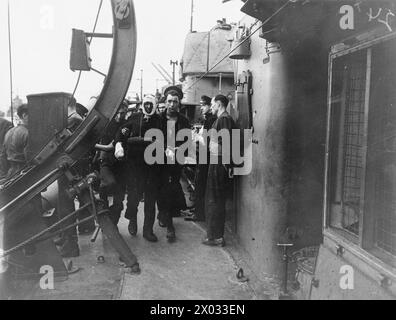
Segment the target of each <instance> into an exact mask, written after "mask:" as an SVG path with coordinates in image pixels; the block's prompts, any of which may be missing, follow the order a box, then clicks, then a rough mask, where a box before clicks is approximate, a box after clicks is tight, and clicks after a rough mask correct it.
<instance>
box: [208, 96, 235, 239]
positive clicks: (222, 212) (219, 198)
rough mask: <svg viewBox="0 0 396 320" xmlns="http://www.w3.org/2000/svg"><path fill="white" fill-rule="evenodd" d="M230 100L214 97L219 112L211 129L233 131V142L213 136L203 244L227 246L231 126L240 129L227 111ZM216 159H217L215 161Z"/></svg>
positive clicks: (213, 105)
mask: <svg viewBox="0 0 396 320" xmlns="http://www.w3.org/2000/svg"><path fill="white" fill-rule="evenodd" d="M228 104H229V100H228V99H227V97H225V96H223V95H218V96H216V97H215V98H214V99H213V101H212V112H213V114H214V115H216V116H217V120H216V122H215V123H214V124H213V127H212V129H214V130H215V132H217V133H218V132H220V131H221V130H227V131H228V132H229V134H230V144H229V145H228V143H227V144H226V143H225V141H223V140H222V138H221V136H220V137H219V138H218V139H213V138H211V139H210V147H209V148H210V161H211V163H210V165H209V172H208V182H207V187H206V196H205V205H206V210H205V211H206V215H207V217H206V221H207V239H205V240H204V241H203V244H205V245H208V246H225V241H224V227H225V217H226V198H227V195H228V192H229V191H230V187H231V181H232V180H231V179H230V172H231V170H232V161H231V155H232V150H231V146H232V130H233V129H237V126H236V124H235V122H234V120H233V119H232V117H231V116H230V115H229V113H228V112H227V106H228ZM224 154H228V155H229V157H228V156H227V157H226V158H224V156H223V155H224ZM227 158H228V159H227ZM214 159H216V160H217V161H214ZM214 163H218V164H214Z"/></svg>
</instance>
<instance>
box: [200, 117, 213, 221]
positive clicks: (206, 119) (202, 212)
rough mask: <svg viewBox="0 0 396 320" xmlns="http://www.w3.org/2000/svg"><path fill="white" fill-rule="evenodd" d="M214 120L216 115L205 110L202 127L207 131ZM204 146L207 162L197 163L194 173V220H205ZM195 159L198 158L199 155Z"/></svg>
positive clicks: (205, 179)
mask: <svg viewBox="0 0 396 320" xmlns="http://www.w3.org/2000/svg"><path fill="white" fill-rule="evenodd" d="M216 120H217V118H216V116H214V115H213V114H212V113H211V112H210V111H209V112H207V113H206V114H205V115H204V119H203V129H204V130H208V131H209V130H210V129H211V128H212V127H213V124H214V122H215V121H216ZM205 143H207V141H205ZM206 148H207V152H208V157H207V159H206V160H207V162H206V163H198V165H197V168H196V173H195V220H197V221H205V191H206V184H207V180H208V170H209V147H208V146H207V147H206ZM197 159H199V156H198V157H197Z"/></svg>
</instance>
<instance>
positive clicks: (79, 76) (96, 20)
mask: <svg viewBox="0 0 396 320" xmlns="http://www.w3.org/2000/svg"><path fill="white" fill-rule="evenodd" d="M102 5H103V0H100V3H99V8H98V12H97V14H96V18H95V24H94V27H93V30H92V33H93V34H94V33H95V31H96V27H97V25H98V21H99V16H100V12H101V10H102ZM92 40H93V35H92V36H91V39H90V40H89V41H88V43H89V44H90V45H91V43H92ZM81 75H82V71H79V72H78V77H77V81H76V85H75V86H74V89H73V94H72V96H71V98H70V101H69V103H70V102H71V101H72V100H73V98H74V96H75V94H76V92H77V89H78V86H79V85H80V80H81Z"/></svg>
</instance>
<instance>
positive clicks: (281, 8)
mask: <svg viewBox="0 0 396 320" xmlns="http://www.w3.org/2000/svg"><path fill="white" fill-rule="evenodd" d="M292 1H293V0H289V1H287V2H286V3H285V4H284V5H283V6H281V7H280V8H279V9H278V10H276V11H275V12H274V13H273V14H272V15H271V16H270V17H269V18H267V19H266V20H265V21H264V22H263V23H262V24H261V25H260V26H259V27H258V28H257V29H256V30H254V31H253V32H251V33H250V35H248V36H247V37H246V38H245V39H244V40H243V41H241V42H240V43H239V44H238V45H237V46H236V47H235V48H233V49H232V50H231V51H230V52H229V53H228V54H227V55H226V56H225V57H223V58H222V59H221V60H220V61H218V62H217V63H216V64H215V65H214V66H213V67H211V68H210V69H209V70H208V71H206V72H205V73H204V74H203V75H202V76H201V77H199V78H198V80H196V81H195V82H194V83H193V84H192V85H191V86H189V87H188V88H187V89H186V91H188V90H190V89H191V88H192V87H194V86H195V85H196V84H197V83H198V82H200V81H201V80H202V79H203V78H205V76H207V75H208V74H209V73H210V72H212V71H213V70H214V69H215V68H216V67H217V66H218V65H219V64H221V63H222V62H223V61H224V60H226V59H227V58H228V57H229V56H230V55H231V54H232V53H233V52H234V51H235V50H237V49H238V48H239V47H240V46H242V45H243V44H244V43H245V42H246V41H248V40H249V39H250V38H251V37H252V36H253V35H254V34H255V33H257V31H259V30H261V29H262V28H263V27H264V26H265V25H266V24H267V23H268V22H269V21H271V20H272V19H273V18H274V17H275V16H277V15H278V14H279V13H280V12H281V11H282V10H283V9H284V8H286V6H287V5H289V3H291V2H292ZM257 22H258V20H257V21H256V23H255V24H254V25H253V26H255V25H256V24H257Z"/></svg>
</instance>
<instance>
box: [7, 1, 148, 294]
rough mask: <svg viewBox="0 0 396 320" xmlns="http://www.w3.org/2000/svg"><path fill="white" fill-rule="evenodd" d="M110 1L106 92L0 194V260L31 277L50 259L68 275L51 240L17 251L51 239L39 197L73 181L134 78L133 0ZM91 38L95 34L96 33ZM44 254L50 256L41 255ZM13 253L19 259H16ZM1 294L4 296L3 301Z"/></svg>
mask: <svg viewBox="0 0 396 320" xmlns="http://www.w3.org/2000/svg"><path fill="white" fill-rule="evenodd" d="M110 1H111V7H112V10H113V21H114V26H113V32H112V35H111V37H112V38H113V50H112V58H111V62H110V67H109V70H108V74H107V75H106V79H105V83H104V86H103V89H102V92H101V93H100V96H99V97H98V100H97V102H96V104H95V106H94V108H93V109H92V110H91V112H90V113H89V115H88V116H87V118H86V119H85V120H84V122H83V123H82V124H81V125H80V127H79V128H78V129H77V130H76V131H75V132H74V133H70V132H69V131H68V130H64V131H62V132H60V133H58V134H57V135H56V136H55V137H54V138H53V139H52V141H51V142H49V143H48V144H47V145H46V146H45V147H44V148H43V149H42V151H41V152H40V153H39V154H38V155H37V156H36V157H34V158H33V160H31V161H30V163H29V164H28V165H27V166H26V167H25V169H24V170H22V171H21V172H20V173H19V174H18V175H16V176H14V177H13V178H12V179H10V180H9V181H8V182H7V183H6V184H5V185H4V186H3V187H2V189H1V190H0V249H1V250H2V251H0V260H4V258H5V259H6V260H5V264H6V265H7V264H8V265H11V263H8V261H11V260H13V261H15V260H17V261H19V262H20V263H21V264H25V263H26V265H25V266H24V267H26V269H28V270H29V272H30V273H31V274H38V273H39V272H38V270H39V269H40V267H41V266H42V265H45V264H48V263H47V262H48V261H50V263H52V264H51V265H55V269H56V270H55V271H56V274H60V275H67V270H66V269H65V267H64V264H63V262H62V259H61V258H60V255H59V254H58V252H57V251H56V249H55V246H54V245H53V243H52V241H47V245H46V246H45V245H44V242H43V244H42V245H40V246H38V247H37V248H36V249H37V251H36V252H33V253H32V252H30V253H31V254H30V255H29V257H26V254H25V255H24V256H25V257H21V254H22V253H21V252H18V253H15V251H16V250H15V249H26V246H24V245H23V244H24V242H26V240H27V239H28V238H29V237H30V239H33V238H34V239H35V240H38V239H41V240H42V241H44V240H45V238H48V235H47V237H45V234H46V233H48V232H49V231H50V230H51V227H50V228H47V229H46V226H44V225H43V222H42V221H41V220H42V217H41V215H37V210H35V206H36V204H37V197H40V194H41V192H43V191H44V190H45V189H46V188H48V187H49V186H50V185H51V184H52V183H54V182H55V181H56V180H57V179H59V178H60V177H61V176H63V175H65V174H66V176H67V177H68V178H69V176H70V169H71V168H73V166H75V165H76V163H77V161H78V160H79V159H81V158H82V157H83V156H84V155H85V154H86V153H87V152H89V151H90V150H91V149H92V148H93V147H94V145H95V143H96V142H97V141H98V139H100V137H101V136H102V134H103V132H104V131H105V129H106V127H107V125H108V124H109V122H110V121H111V120H112V118H113V117H114V116H115V114H116V112H117V109H118V106H119V105H120V104H121V103H122V101H123V99H124V97H125V95H126V93H127V90H128V87H129V84H130V81H131V78H132V74H133V69H134V64H135V56H136V39H137V34H136V21H135V10H134V4H133V0H110ZM90 35H91V36H95V34H90ZM70 179H73V177H71V178H70ZM70 179H69V180H70ZM80 181H85V182H87V183H86V184H85V185H84V183H83V185H84V187H83V188H81V189H79V190H78V193H79V198H80V201H81V202H82V205H83V206H84V205H85V206H87V207H88V208H89V209H90V213H91V214H92V215H91V218H92V219H93V218H95V219H96V221H97V223H98V224H99V225H100V227H101V229H102V230H103V233H104V234H105V235H106V236H107V238H108V239H109V240H110V242H111V244H112V245H113V247H114V248H115V249H116V250H117V251H118V253H119V254H120V256H121V259H122V260H123V261H124V262H125V264H126V266H127V267H129V268H131V269H132V271H133V272H136V273H138V272H139V271H140V270H139V264H138V262H137V259H136V257H135V256H134V255H133V253H132V252H131V250H130V249H129V247H128V245H127V244H126V242H125V241H124V239H123V238H122V237H121V235H120V234H119V233H118V231H117V229H116V228H115V226H114V225H113V224H112V223H111V221H110V219H109V218H108V217H107V215H106V214H105V213H104V214H103V210H100V209H99V208H98V207H97V204H96V200H95V199H94V197H93V196H92V189H91V187H90V179H86V180H84V179H83V180H80ZM16 230H18V232H16ZM32 236H33V237H32ZM43 236H44V238H43ZM36 238H37V239H36ZM43 251H46V252H44V253H43ZM14 254H16V255H17V256H16V257H14V256H13V255H14ZM22 255H23V254H22ZM10 257H11V259H9V258H10ZM26 259H28V260H29V261H26ZM21 261H22V262H21ZM2 262H4V261H2ZM27 265H28V266H27ZM5 269H7V268H5ZM8 272H9V271H5V270H4V268H3V270H0V289H1V291H2V292H4V291H5V290H3V289H4V288H3V286H4V284H3V283H2V282H4V281H2V280H3V279H4V278H7V273H8ZM29 272H28V273H29ZM2 292H0V297H1V293H2Z"/></svg>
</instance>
